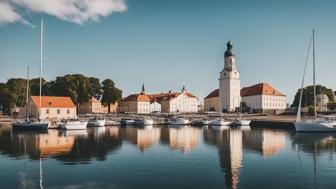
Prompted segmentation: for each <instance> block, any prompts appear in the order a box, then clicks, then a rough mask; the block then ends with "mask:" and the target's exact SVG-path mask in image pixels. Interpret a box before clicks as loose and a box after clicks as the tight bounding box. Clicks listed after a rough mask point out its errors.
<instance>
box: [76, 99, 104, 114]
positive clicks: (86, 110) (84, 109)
mask: <svg viewBox="0 0 336 189" xmlns="http://www.w3.org/2000/svg"><path fill="white" fill-rule="evenodd" d="M78 113H79V114H94V113H102V104H101V102H100V101H99V100H97V99H96V98H95V97H91V98H90V99H89V100H88V101H87V102H85V103H83V104H80V105H79V106H78Z"/></svg>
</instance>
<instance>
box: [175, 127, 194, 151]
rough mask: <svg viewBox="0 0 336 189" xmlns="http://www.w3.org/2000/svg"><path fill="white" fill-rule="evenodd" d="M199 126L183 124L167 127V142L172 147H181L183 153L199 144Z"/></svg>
mask: <svg viewBox="0 0 336 189" xmlns="http://www.w3.org/2000/svg"><path fill="white" fill-rule="evenodd" d="M199 137H200V128H197V127H188V126H184V127H181V128H169V143H170V147H171V148H172V149H181V150H182V151H183V152H184V153H185V154H187V153H189V152H190V150H192V149H194V148H195V147H196V146H197V145H198V144H199Z"/></svg>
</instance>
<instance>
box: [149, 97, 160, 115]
mask: <svg viewBox="0 0 336 189" xmlns="http://www.w3.org/2000/svg"><path fill="white" fill-rule="evenodd" d="M149 109H150V112H161V104H160V103H158V102H156V100H151V103H150V105H149Z"/></svg>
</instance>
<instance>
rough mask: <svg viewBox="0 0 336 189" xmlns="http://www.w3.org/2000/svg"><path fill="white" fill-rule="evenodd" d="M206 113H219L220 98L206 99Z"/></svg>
mask: <svg viewBox="0 0 336 189" xmlns="http://www.w3.org/2000/svg"><path fill="white" fill-rule="evenodd" d="M204 111H216V112H219V97H212V98H206V99H204Z"/></svg>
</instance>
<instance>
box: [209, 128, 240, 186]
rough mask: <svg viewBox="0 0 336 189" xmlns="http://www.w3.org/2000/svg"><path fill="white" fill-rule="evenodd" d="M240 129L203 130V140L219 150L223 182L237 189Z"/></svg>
mask: <svg viewBox="0 0 336 189" xmlns="http://www.w3.org/2000/svg"><path fill="white" fill-rule="evenodd" d="M243 132H244V131H242V130H240V129H227V130H210V129H207V130H204V139H205V140H206V141H208V142H210V143H212V144H215V145H217V146H218V148H219V158H220V166H221V167H222V169H223V172H224V173H225V182H226V183H227V185H228V186H229V187H230V188H237V187H238V183H239V173H240V169H241V167H242V160H243V140H242V133H243Z"/></svg>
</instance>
